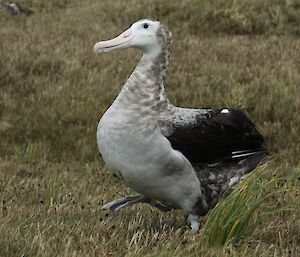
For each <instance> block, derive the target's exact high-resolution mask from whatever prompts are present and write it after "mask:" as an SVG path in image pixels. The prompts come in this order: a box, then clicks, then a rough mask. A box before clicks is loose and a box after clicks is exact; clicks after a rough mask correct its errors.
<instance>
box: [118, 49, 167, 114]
mask: <svg viewBox="0 0 300 257" xmlns="http://www.w3.org/2000/svg"><path fill="white" fill-rule="evenodd" d="M170 56H171V51H170V48H169V47H165V48H162V49H159V51H157V52H156V53H155V52H152V53H144V55H143V57H142V59H141V60H140V62H139V64H138V65H137V67H136V68H135V70H134V71H133V73H132V74H131V76H130V77H129V79H128V80H127V82H126V83H125V85H124V86H123V89H122V90H121V92H120V94H119V95H118V97H117V99H116V104H121V105H122V106H124V107H125V106H126V107H125V108H126V109H128V110H133V109H134V110H138V111H143V110H148V113H149V111H151V112H156V113H157V112H161V111H163V110H165V109H167V108H168V106H169V101H168V99H167V97H166V93H165V88H164V80H165V77H166V71H167V67H168V64H169V60H170Z"/></svg>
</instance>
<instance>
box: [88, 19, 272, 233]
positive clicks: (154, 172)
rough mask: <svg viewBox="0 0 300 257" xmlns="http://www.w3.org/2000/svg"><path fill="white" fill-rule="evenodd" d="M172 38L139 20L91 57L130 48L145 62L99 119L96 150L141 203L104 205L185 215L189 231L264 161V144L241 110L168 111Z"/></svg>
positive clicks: (164, 30) (157, 24)
mask: <svg viewBox="0 0 300 257" xmlns="http://www.w3.org/2000/svg"><path fill="white" fill-rule="evenodd" d="M171 43H172V35H171V32H170V30H169V29H168V27H167V26H166V25H163V24H162V23H160V22H159V21H155V20H150V19H142V20H139V21H137V22H135V23H134V24H133V25H132V26H131V27H130V28H129V29H127V30H126V31H124V32H123V33H122V34H120V35H119V36H117V37H116V38H114V39H111V40H107V41H100V42H98V43H96V44H95V46H94V51H95V52H96V53H107V52H110V51H112V50H116V49H121V48H128V47H134V48H138V49H140V50H141V51H142V52H143V56H142V58H141V60H140V62H139V63H138V65H137V67H136V68H135V69H134V71H133V73H132V74H131V75H130V77H129V79H128V80H127V81H126V82H125V84H124V85H123V88H122V90H121V91H120V93H119V95H118V96H117V98H116V99H115V101H114V102H113V104H112V105H111V106H110V107H109V108H108V110H107V111H106V112H105V113H104V115H103V116H102V118H101V120H100V122H99V124H98V128H97V144H98V148H99V151H100V153H101V155H102V158H103V160H104V162H105V163H106V165H107V166H108V168H109V169H110V170H111V171H112V172H113V173H114V174H116V175H117V176H118V177H119V178H120V179H121V180H122V182H123V183H124V184H125V185H127V186H128V187H130V188H132V189H133V190H135V191H136V192H137V193H139V195H135V196H127V197H124V198H121V199H117V200H114V201H112V202H109V203H107V204H105V205H104V206H103V207H102V208H103V209H110V210H112V211H115V210H117V209H120V208H122V207H124V206H126V205H129V204H134V203H142V202H143V203H148V204H151V205H152V206H155V207H157V208H159V209H160V210H163V211H169V210H171V209H183V210H184V211H185V212H186V213H187V214H188V221H189V222H190V225H191V228H192V230H195V231H197V230H198V229H199V221H198V218H199V216H204V215H205V214H206V213H207V212H208V210H209V209H211V208H213V207H214V206H215V205H216V204H217V202H218V201H219V199H220V198H221V197H224V196H225V195H227V194H228V193H229V192H231V191H232V189H233V188H234V187H235V186H236V185H237V184H238V183H239V182H240V181H241V180H242V179H243V178H244V176H245V175H246V174H247V173H249V172H251V171H252V170H254V169H255V168H256V166H257V165H259V164H260V163H261V162H262V161H263V160H264V159H265V157H266V156H267V151H266V149H265V148H264V147H263V146H262V144H263V137H262V136H261V134H260V133H259V132H258V131H257V130H256V128H255V125H254V124H253V123H252V122H251V121H250V120H249V119H248V118H247V116H246V115H245V114H244V113H242V112H241V111H239V110H236V109H232V108H223V109H188V108H179V107H175V106H174V105H172V104H171V103H170V102H169V100H168V98H167V96H166V92H165V89H164V79H165V76H166V71H167V67H168V64H169V60H170V57H171Z"/></svg>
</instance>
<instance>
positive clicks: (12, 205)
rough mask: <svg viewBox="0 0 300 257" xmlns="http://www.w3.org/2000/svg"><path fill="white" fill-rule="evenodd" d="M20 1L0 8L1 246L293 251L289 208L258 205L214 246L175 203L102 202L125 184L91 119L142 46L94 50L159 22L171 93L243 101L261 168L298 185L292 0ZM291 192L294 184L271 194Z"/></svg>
mask: <svg viewBox="0 0 300 257" xmlns="http://www.w3.org/2000/svg"><path fill="white" fill-rule="evenodd" d="M20 3H21V4H24V5H26V6H28V7H29V8H30V9H31V10H33V14H32V15H31V16H29V17H11V16H9V15H7V14H5V13H3V12H1V13H0V25H1V26H0V46H1V48H0V49H1V50H0V115H1V116H0V138H1V145H0V200H1V204H0V235H1V240H0V256H132V255H146V256H160V257H162V256H172V255H174V256H187V255H188V256H295V257H296V256H299V255H300V248H299V244H300V236H299V230H300V220H299V211H298V212H293V213H285V212H281V213H279V214H276V215H271V216H268V218H266V219H265V220H264V223H262V224H259V225H258V227H257V228H256V230H255V232H254V234H253V235H252V236H250V237H248V238H245V239H244V241H243V242H242V243H241V244H240V245H235V246H232V245H229V246H227V247H225V248H224V249H222V250H220V251H216V250H213V249H208V246H207V239H206V238H205V237H204V236H203V234H202V233H201V231H200V233H199V234H197V235H193V234H191V233H190V231H189V229H187V228H186V227H185V219H184V217H183V214H182V213H181V212H180V211H177V212H170V213H167V214H163V213H160V212H158V211H156V210H154V209H152V208H150V207H148V206H143V205H138V206H134V207H130V208H127V209H124V210H121V211H120V212H117V213H115V214H112V213H106V212H103V211H101V208H100V207H101V205H102V203H104V202H107V201H108V200H111V199H113V198H115V197H119V196H122V195H125V194H128V193H132V192H131V191H130V190H129V189H128V188H126V187H125V186H123V185H122V184H120V183H119V181H117V180H116V179H115V178H114V177H113V176H112V175H111V174H110V173H109V171H108V170H107V169H106V168H105V166H104V165H103V162H102V161H101V159H100V158H99V157H98V152H97V148H96V142H95V131H96V126H97V122H98V120H99V119H100V117H101V115H102V113H103V112H104V111H105V110H106V108H107V107H108V106H109V105H110V104H111V102H112V101H113V99H114V97H115V96H116V95H117V93H118V91H119V90H120V87H121V85H122V83H123V82H124V81H125V80H126V78H127V77H128V75H129V74H130V72H131V71H132V69H133V68H134V66H135V65H136V63H137V61H138V59H139V57H140V54H139V53H137V52H136V51H135V50H126V51H121V52H116V53H112V54H109V55H105V56H100V57H99V56H95V55H94V54H93V52H92V47H93V44H94V43H95V42H96V41H99V40H100V39H107V38H111V37H112V36H114V35H116V34H117V33H119V32H121V31H122V30H123V29H125V28H126V27H127V26H129V25H130V24H131V23H132V22H134V21H136V20H137V19H140V18H142V17H148V16H151V17H155V18H157V19H160V20H162V21H163V22H166V23H167V24H168V25H169V27H170V28H171V30H172V31H173V35H174V58H173V61H172V64H171V67H170V70H169V73H168V77H167V82H166V88H167V92H168V95H169V97H170V99H171V100H172V101H173V103H174V104H176V105H180V106H188V107H201V106H202V107H204V106H206V107H207V106H211V107H221V106H222V107H223V106H230V107H237V108H240V109H242V110H244V111H246V112H247V113H248V115H249V116H250V117H251V118H252V120H254V121H255V123H256V124H257V126H258V128H259V130H260V131H261V132H262V134H264V135H265V138H266V145H267V147H268V149H269V150H270V152H272V155H273V159H274V160H273V162H272V163H270V164H269V166H268V167H267V168H268V169H270V170H271V171H272V173H275V174H277V176H280V177H287V178H288V179H289V180H292V181H293V183H294V184H293V186H294V187H295V188H299V183H298V182H297V181H298V180H299V177H300V168H299V167H300V166H299V156H300V139H299V134H300V125H299V124H300V115H299V113H298V112H299V110H300V97H299V89H300V72H299V71H300V61H299V55H300V44H299V38H298V36H299V28H300V19H299V17H300V13H299V1H296V0H294V1H293V0H289V1H288V0H286V1H285V0H277V1H259V0H251V1H221V0H214V1H196V0H187V1H177V0H176V1H170V0H169V1H158V0H157V1H156V0H155V1H154V0H153V1H149V2H148V3H147V4H146V3H143V2H142V1H138V0H131V1H126V2H124V1H121V0H116V1H108V0H104V1H91V0H88V1H79V0H76V1H68V0H65V1H58V0H53V1H28V0H22V1H20ZM297 179H298V180H297ZM297 183H298V184H297ZM282 186H284V185H282ZM297 202H299V191H293V193H291V194H289V195H287V196H285V195H282V196H280V197H277V198H274V199H271V200H269V201H268V204H269V205H274V206H276V205H277V204H290V203H297ZM205 219H206V218H204V220H205Z"/></svg>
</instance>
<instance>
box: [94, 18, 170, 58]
mask: <svg viewBox="0 0 300 257" xmlns="http://www.w3.org/2000/svg"><path fill="white" fill-rule="evenodd" d="M162 28H164V29H165V30H167V31H168V34H169V35H170V36H171V33H170V32H169V30H168V29H167V28H166V27H165V26H163V25H161V24H160V22H159V21H153V20H149V19H142V20H139V21H137V22H135V23H134V24H132V26H131V27H130V28H129V29H127V30H126V31H124V32H123V33H122V34H120V35H119V36H117V37H115V38H113V39H111V40H107V41H100V42H98V43H96V44H95V46H94V51H95V52H96V53H107V52H110V51H112V50H115V49H120V48H128V47H135V48H138V49H141V50H142V51H143V52H144V54H150V55H155V54H158V53H159V52H160V51H161V49H162V43H163V42H164V41H165V40H161V38H160V37H161V35H163V34H165V33H159V31H160V30H161V29H162Z"/></svg>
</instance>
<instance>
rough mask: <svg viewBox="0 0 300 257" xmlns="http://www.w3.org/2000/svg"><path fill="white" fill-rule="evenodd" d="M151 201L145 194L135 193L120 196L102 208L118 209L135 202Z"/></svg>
mask: <svg viewBox="0 0 300 257" xmlns="http://www.w3.org/2000/svg"><path fill="white" fill-rule="evenodd" d="M149 201H151V200H150V199H149V198H147V197H146V196H143V195H134V196H126V197H123V198H119V199H116V200H113V201H111V202H109V203H107V204H105V205H103V206H102V210H111V211H117V210H119V209H121V208H123V207H125V206H127V205H131V204H135V203H145V202H146V203H147V202H149Z"/></svg>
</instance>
